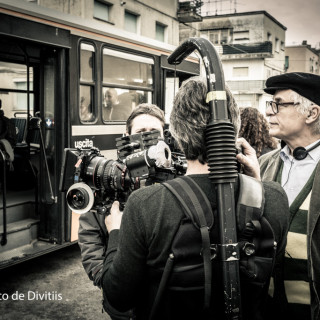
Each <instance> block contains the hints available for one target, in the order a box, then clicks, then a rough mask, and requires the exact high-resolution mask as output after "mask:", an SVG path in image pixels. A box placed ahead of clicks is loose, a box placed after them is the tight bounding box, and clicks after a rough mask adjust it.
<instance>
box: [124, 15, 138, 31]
mask: <svg viewBox="0 0 320 320" xmlns="http://www.w3.org/2000/svg"><path fill="white" fill-rule="evenodd" d="M124 29H125V30H127V31H129V32H134V33H138V16H137V15H136V14H133V13H131V12H128V11H126V12H125V14H124Z"/></svg>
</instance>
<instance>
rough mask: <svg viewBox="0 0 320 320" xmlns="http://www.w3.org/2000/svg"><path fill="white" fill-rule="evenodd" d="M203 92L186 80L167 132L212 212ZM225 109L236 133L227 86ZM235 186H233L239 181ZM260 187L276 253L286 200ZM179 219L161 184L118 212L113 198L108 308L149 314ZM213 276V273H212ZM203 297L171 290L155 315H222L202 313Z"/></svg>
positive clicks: (219, 308) (217, 310)
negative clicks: (160, 271) (173, 140)
mask: <svg viewBox="0 0 320 320" xmlns="http://www.w3.org/2000/svg"><path fill="white" fill-rule="evenodd" d="M206 95H207V87H206V84H205V83H204V82H203V81H202V80H201V79H200V78H191V79H189V80H186V81H185V82H184V83H183V84H182V86H181V88H180V90H179V92H178V93H177V95H176V97H175V101H174V106H173V110H172V113H171V118H170V130H171V131H172V134H173V137H174V138H175V140H176V141H177V142H178V144H179V146H180V148H181V150H183V151H184V153H185V156H186V158H187V163H188V169H187V173H186V174H187V175H189V177H191V178H192V179H193V180H194V181H195V182H196V183H197V184H198V185H199V186H200V187H201V189H202V190H203V192H204V193H205V195H206V196H207V197H208V199H209V201H210V203H211V206H212V208H213V212H215V215H216V211H217V210H216V207H217V199H216V192H215V188H214V187H213V186H212V183H211V181H210V180H209V179H208V174H209V171H208V164H207V158H206V147H205V141H204V131H205V129H206V125H207V123H208V119H209V115H210V113H209V107H208V105H207V103H206ZM227 107H228V111H229V113H230V115H231V122H232V123H233V125H234V126H235V129H236V130H235V131H236V132H238V130H239V122H240V120H239V109H238V108H237V106H236V104H235V101H234V99H233V97H232V95H231V92H230V91H229V90H227ZM235 187H236V190H237V188H238V183H237V184H236V185H235ZM264 189H265V206H264V216H265V217H266V218H267V220H268V221H269V223H270V224H271V225H272V227H273V230H274V232H275V238H276V241H277V243H278V252H279V251H281V250H283V249H284V241H283V240H282V239H283V236H284V235H285V232H286V227H287V218H286V215H285V214H281V215H279V216H277V215H276V213H277V212H279V211H282V212H288V207H287V199H286V196H285V193H284V191H283V190H282V189H281V188H280V187H279V186H278V185H277V184H275V183H270V182H268V183H264ZM184 217H185V214H184V213H183V209H182V208H181V206H180V203H179V202H178V201H177V199H176V198H175V197H174V195H173V194H172V193H171V192H170V191H169V190H168V189H167V188H166V187H165V186H163V185H162V184H157V185H154V186H151V187H149V188H145V189H140V190H137V191H135V192H133V193H132V194H131V195H130V197H129V199H128V201H127V203H126V207H125V210H124V212H123V213H122V212H121V211H120V210H119V204H118V202H114V204H113V206H112V208H111V214H110V215H109V216H107V217H106V226H107V230H108V232H109V242H108V249H107V252H106V259H105V262H104V269H103V275H102V288H103V292H104V298H105V300H108V302H109V303H110V304H111V305H112V306H113V307H115V308H116V309H118V310H122V311H125V310H128V309H132V308H135V311H136V318H137V319H148V318H149V316H150V310H151V308H152V305H153V303H154V299H155V295H156V292H157V289H158V286H159V278H154V277H152V276H151V275H153V274H154V273H153V271H154V270H163V268H164V265H165V263H166V260H167V258H168V256H169V253H170V252H171V251H170V249H171V243H172V241H173V238H174V236H175V233H176V231H177V230H178V228H179V225H180V223H181V222H182V219H183V218H184ZM216 218H217V217H216V216H215V219H214V221H215V224H217V219H216ZM120 225H121V228H120ZM216 228H217V229H218V227H216ZM212 276H213V277H216V278H217V277H218V275H217V274H215V273H213V275H212ZM181 281H182V282H183V279H181ZM267 283H269V282H268V281H267ZM212 291H213V293H214V295H216V296H218V297H219V298H220V297H221V299H222V300H223V289H222V287H212ZM259 291H260V292H261V289H259ZM266 291H267V288H263V293H265V292H266ZM253 296H254V295H253ZM203 299H204V295H203V291H201V292H199V291H194V293H193V292H192V291H189V292H188V293H185V292H181V291H176V292H175V293H172V292H171V291H170V295H169V294H168V295H167V294H165V295H164V297H163V301H162V308H160V311H159V312H158V314H157V315H156V318H157V319H184V320H185V319H213V318H215V319H223V318H224V303H219V302H216V301H215V300H212V301H211V305H210V310H209V312H208V313H204V312H203ZM257 299H258V298H257ZM263 301H264V300H259V303H260V304H259V305H257V304H258V303H257V301H249V302H248V301H247V304H248V305H247V308H244V309H246V310H248V309H251V310H254V312H252V311H251V310H250V311H251V315H250V316H248V315H247V314H244V317H243V319H246V320H249V319H255V320H257V319H262V312H263V310H262V303H263ZM244 307H245V306H244ZM252 313H254V314H253V315H252Z"/></svg>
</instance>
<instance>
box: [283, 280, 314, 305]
mask: <svg viewBox="0 0 320 320" xmlns="http://www.w3.org/2000/svg"><path fill="white" fill-rule="evenodd" d="M284 286H285V289H286V295H287V299H288V302H289V303H300V304H310V287H309V283H308V282H306V281H295V280H290V281H289V280H286V281H285V282H284Z"/></svg>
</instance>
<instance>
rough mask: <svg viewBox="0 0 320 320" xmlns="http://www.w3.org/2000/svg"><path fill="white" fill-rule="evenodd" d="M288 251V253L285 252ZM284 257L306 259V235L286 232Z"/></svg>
mask: <svg viewBox="0 0 320 320" xmlns="http://www.w3.org/2000/svg"><path fill="white" fill-rule="evenodd" d="M287 252H288V253H289V255H290V256H289V255H288V254H287ZM286 257H291V258H294V259H303V260H307V258H308V256H307V235H306V234H301V233H296V232H288V236H287V247H286Z"/></svg>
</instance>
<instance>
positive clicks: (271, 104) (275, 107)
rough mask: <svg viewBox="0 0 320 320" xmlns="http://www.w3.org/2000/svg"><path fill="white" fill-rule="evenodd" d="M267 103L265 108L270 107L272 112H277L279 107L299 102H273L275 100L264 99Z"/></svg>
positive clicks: (295, 104)
mask: <svg viewBox="0 0 320 320" xmlns="http://www.w3.org/2000/svg"><path fill="white" fill-rule="evenodd" d="M266 104H267V109H268V108H269V107H271V109H272V111H273V113H275V114H276V113H278V112H279V107H287V106H297V105H298V104H300V103H299V102H297V103H294V102H275V101H266Z"/></svg>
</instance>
